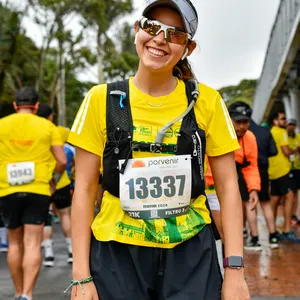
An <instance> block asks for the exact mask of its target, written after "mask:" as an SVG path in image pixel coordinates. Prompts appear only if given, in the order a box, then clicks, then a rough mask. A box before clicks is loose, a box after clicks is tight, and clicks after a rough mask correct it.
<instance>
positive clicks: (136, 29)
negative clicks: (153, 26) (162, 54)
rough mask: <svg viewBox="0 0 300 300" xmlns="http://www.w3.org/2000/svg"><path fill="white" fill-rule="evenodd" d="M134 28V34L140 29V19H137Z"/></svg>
mask: <svg viewBox="0 0 300 300" xmlns="http://www.w3.org/2000/svg"><path fill="white" fill-rule="evenodd" d="M133 28H134V34H136V33H137V32H138V31H139V21H135V23H134V25H133Z"/></svg>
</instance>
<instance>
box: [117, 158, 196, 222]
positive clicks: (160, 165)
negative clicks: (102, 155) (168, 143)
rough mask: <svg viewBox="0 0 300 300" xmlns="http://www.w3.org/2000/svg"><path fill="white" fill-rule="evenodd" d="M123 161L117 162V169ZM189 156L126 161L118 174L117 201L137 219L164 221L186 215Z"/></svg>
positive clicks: (190, 179) (189, 191)
mask: <svg viewBox="0 0 300 300" xmlns="http://www.w3.org/2000/svg"><path fill="white" fill-rule="evenodd" d="M123 163H124V160H120V161H119V168H121V165H122V164H123ZM191 173H192V172H191V156H190V155H180V156H162V157H152V158H142V159H129V161H128V164H127V166H126V170H125V173H124V174H120V201H121V206H122V208H123V210H124V211H125V212H127V213H128V215H129V216H130V217H132V218H137V219H166V218H170V217H174V216H178V215H182V214H186V213H187V212H188V210H189V207H190V202H191V190H192V176H191Z"/></svg>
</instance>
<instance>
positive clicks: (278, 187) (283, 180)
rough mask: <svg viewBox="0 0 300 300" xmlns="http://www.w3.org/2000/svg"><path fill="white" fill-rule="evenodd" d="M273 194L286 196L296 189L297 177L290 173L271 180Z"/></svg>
mask: <svg viewBox="0 0 300 300" xmlns="http://www.w3.org/2000/svg"><path fill="white" fill-rule="evenodd" d="M270 182H271V196H285V195H286V194H287V193H289V192H290V191H293V190H295V185H296V183H295V179H294V176H293V174H292V173H288V174H286V175H284V176H282V177H280V178H278V179H274V180H270Z"/></svg>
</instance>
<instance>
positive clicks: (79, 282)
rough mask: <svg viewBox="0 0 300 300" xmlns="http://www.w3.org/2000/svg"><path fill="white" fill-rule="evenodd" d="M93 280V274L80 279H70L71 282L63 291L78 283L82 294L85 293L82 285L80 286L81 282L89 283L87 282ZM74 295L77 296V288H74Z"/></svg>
mask: <svg viewBox="0 0 300 300" xmlns="http://www.w3.org/2000/svg"><path fill="white" fill-rule="evenodd" d="M93 280H94V278H93V276H91V275H90V276H89V277H86V278H84V279H80V280H72V281H71V284H70V285H69V286H68V288H67V289H66V290H65V291H64V293H66V292H67V291H68V290H69V289H70V288H71V287H73V286H74V285H76V286H77V285H79V287H80V289H81V293H82V295H85V293H84V289H83V287H82V284H85V283H89V282H91V281H93ZM75 296H77V289H76V292H75Z"/></svg>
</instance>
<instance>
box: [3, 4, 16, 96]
mask: <svg viewBox="0 0 300 300" xmlns="http://www.w3.org/2000/svg"><path fill="white" fill-rule="evenodd" d="M0 20H2V22H0V99H1V95H2V94H3V93H4V91H5V90H7V89H8V88H9V87H11V88H13V86H12V84H11V82H10V81H11V70H12V68H13V60H14V57H15V53H16V45H17V38H18V34H19V31H20V19H19V16H18V13H17V12H14V11H10V10H9V9H8V8H6V7H4V6H3V5H2V4H1V3H0Z"/></svg>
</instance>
